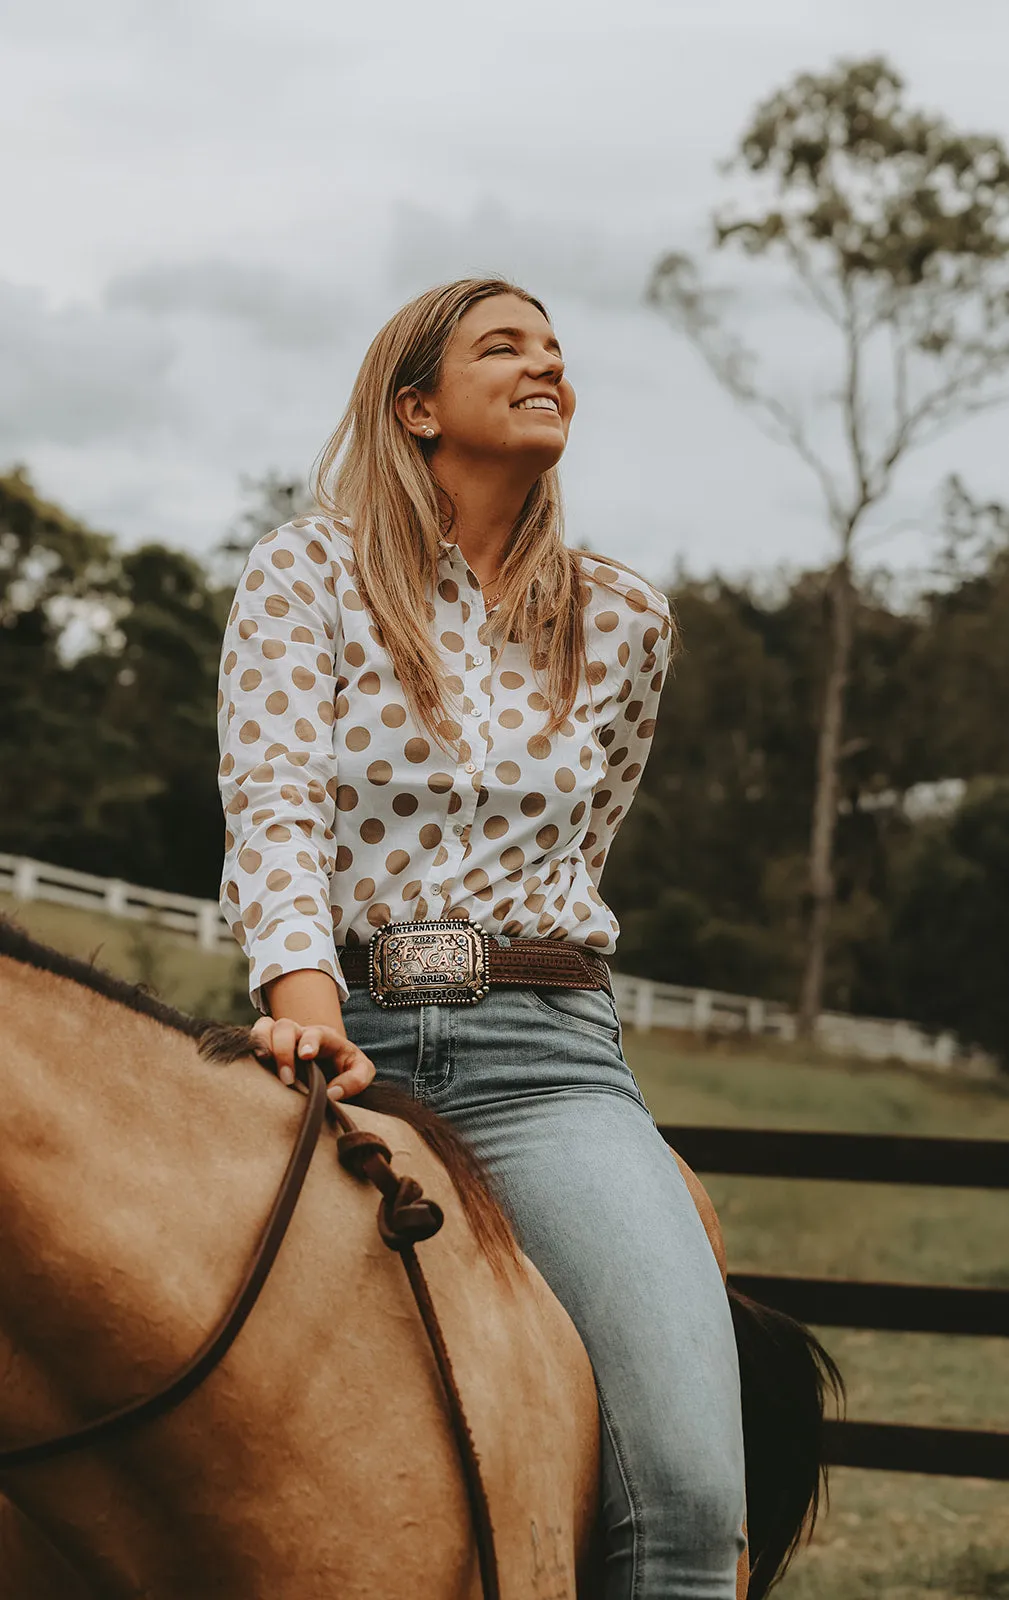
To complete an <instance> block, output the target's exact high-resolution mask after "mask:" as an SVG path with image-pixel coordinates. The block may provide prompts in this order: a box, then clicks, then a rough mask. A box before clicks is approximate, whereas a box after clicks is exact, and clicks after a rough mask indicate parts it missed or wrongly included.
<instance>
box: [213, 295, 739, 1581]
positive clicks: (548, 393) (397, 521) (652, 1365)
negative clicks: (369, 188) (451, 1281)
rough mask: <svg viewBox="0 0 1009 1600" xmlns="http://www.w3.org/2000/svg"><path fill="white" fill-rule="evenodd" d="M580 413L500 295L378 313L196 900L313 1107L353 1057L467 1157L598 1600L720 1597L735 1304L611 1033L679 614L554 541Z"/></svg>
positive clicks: (262, 651) (344, 1079) (255, 607)
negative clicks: (219, 929) (220, 848)
mask: <svg viewBox="0 0 1009 1600" xmlns="http://www.w3.org/2000/svg"><path fill="white" fill-rule="evenodd" d="M574 406H575V400H574V394H573V391H572V389H571V385H570V383H569V382H568V380H567V378H566V377H565V375H564V361H563V357H562V355H561V349H560V346H559V344H558V342H557V339H556V336H555V334H554V331H553V328H552V327H551V324H550V322H549V319H548V317H547V315H546V312H545V310H544V308H543V307H542V306H541V305H540V303H539V302H538V301H537V300H534V299H533V298H532V297H531V296H530V295H527V294H526V293H525V292H524V291H522V290H519V289H516V288H515V287H514V286H512V285H510V284H508V283H505V282H502V281H498V280H495V279H489V280H463V281H460V282H458V283H453V284H449V285H446V286H443V287H441V288H437V289H433V290H431V291H429V292H428V293H426V294H423V295H421V296H419V297H418V298H417V299H416V300H414V301H412V302H411V303H410V304H409V305H407V306H405V307H404V308H403V309H402V310H401V311H399V312H398V313H397V314H396V316H394V317H393V318H392V319H391V320H390V321H389V322H388V323H387V324H386V326H385V327H384V328H383V329H382V331H381V332H380V333H379V334H378V336H377V338H376V339H375V341H374V343H373V344H372V346H371V348H370V349H369V351H368V354H367V356H366V357H365V360H364V364H363V366H362V368H361V372H360V374H359V376H358V379H357V383H356V385H355V388H354V392H353V395H352V397H351V401H350V405H349V407H348V409H347V412H346V414H345V416H344V419H343V421H342V422H341V424H340V426H339V427H338V429H337V431H336V433H335V434H334V435H333V438H332V439H331V440H330V443H329V445H328V446H327V448H326V450H325V452H324V455H323V458H322V462H321V465H320V470H319V474H318V483H317V493H318V498H319V503H320V505H321V506H323V507H325V509H326V512H327V514H326V515H323V516H320V517H315V518H301V519H299V520H298V521H296V522H293V523H289V524H288V525H287V526H286V527H283V528H280V529H278V530H276V531H275V532H273V533H269V534H267V535H266V537H265V538H264V539H262V540H260V542H259V544H258V545H257V546H256V547H255V549H254V550H253V552H252V554H251V556H250V559H249V563H248V566H247V568H246V571H245V574H244V576H243V578H242V580H241V582H240V584H239V588H238V593H237V598H236V601H235V605H234V609H233V610H232V613H231V617H230V621H229V624H228V630H227V636H226V639H225V644H224V659H223V667H222V680H221V682H222V691H221V699H220V726H221V747H222V761H221V780H222V784H221V786H222V794H223V799H224V806H225V812H226V818H227V826H228V835H227V861H226V865H225V875H224V883H223V889H222V904H223V906H224V910H225V914H226V915H227V916H228V918H229V920H230V921H231V924H232V927H233V929H234V931H235V934H236V937H237V938H238V939H239V940H240V942H241V943H242V945H243V948H244V949H245V951H246V953H247V955H248V958H249V965H250V986H251V992H252V996H253V999H254V1001H255V1003H256V1004H257V1005H258V1007H259V1008H260V1009H261V1010H262V1011H263V1012H264V1013H265V1016H264V1017H263V1018H262V1019H261V1020H260V1022H258V1023H257V1025H256V1034H257V1039H258V1042H259V1044H260V1045H261V1047H262V1048H263V1049H264V1050H268V1051H270V1052H271V1053H272V1054H273V1056H274V1057H275V1058H276V1060H277V1062H278V1064H279V1068H280V1072H281V1076H282V1077H283V1078H284V1080H285V1081H286V1082H291V1081H292V1080H293V1064H294V1056H295V1051H297V1053H298V1055H299V1056H302V1057H308V1056H317V1057H319V1058H321V1059H323V1061H324V1062H325V1064H326V1066H327V1070H328V1071H329V1072H330V1073H331V1074H332V1083H331V1088H330V1093H331V1094H332V1095H334V1096H335V1097H339V1096H341V1095H344V1096H348V1095H354V1094H356V1093H359V1092H360V1091H361V1090H362V1089H363V1088H364V1087H365V1086H366V1085H367V1084H368V1083H369V1082H370V1081H371V1078H372V1076H373V1075H374V1074H375V1073H376V1072H377V1073H378V1074H379V1075H380V1077H381V1078H383V1079H385V1080H387V1081H391V1082H394V1083H397V1084H399V1085H401V1086H403V1087H405V1088H406V1089H408V1090H411V1091H412V1092H413V1093H414V1094H415V1095H418V1096H421V1097H423V1098H424V1099H425V1100H426V1101H428V1102H429V1103H430V1104H431V1105H432V1106H433V1107H434V1108H435V1109H436V1110H438V1111H439V1112H441V1113H442V1114H443V1115H444V1116H446V1117H448V1118H449V1119H450V1120H451V1121H453V1122H454V1123H455V1124H456V1125H457V1126H458V1127H459V1128H460V1129H461V1131H462V1132H463V1133H464V1134H465V1135H466V1137H467V1139H468V1140H469V1141H470V1143H471V1145H472V1146H473V1147H474V1149H475V1150H476V1151H477V1153H478V1154H479V1155H480V1156H481V1157H482V1158H483V1161H484V1163H485V1164H486V1166H487V1167H488V1168H489V1169H490V1172H491V1173H492V1175H493V1177H494V1179H495V1180H496V1184H497V1188H498V1190H499V1192H500V1193H501V1195H502V1196H503V1198H504V1200H505V1202H506V1204H507V1205H508V1207H509V1210H510V1212H511V1215H512V1217H513V1219H514V1221H515V1225H516V1228H517V1231H518V1234H519V1237H520V1240H521V1243H522V1245H523V1248H524V1249H525V1251H526V1253H527V1254H528V1255H529V1256H530V1257H531V1258H532V1260H533V1261H534V1262H535V1264H536V1265H537V1267H538V1268H539V1269H540V1271H541V1272H542V1273H543V1275H544V1277H545V1278H546V1279H547V1281H548V1283H549V1284H550V1285H551V1287H552V1289H553V1291H554V1293H555V1294H556V1295H557V1296H558V1298H559V1299H560V1300H561V1302H562V1303H563V1305H564V1306H565V1307H566V1309H567V1311H568V1312H569V1314H570V1316H571V1317H572V1319H573V1321H574V1323H575V1325H576V1326H577V1328H578V1330H579V1332H580V1334H581V1336H582V1339H583V1340H584V1343H585V1345H586V1348H587V1350H588V1353H589V1356H590V1358H591V1360H592V1363H593V1368H594V1370H595V1373H596V1379H597V1384H598V1390H599V1405H600V1416H601V1425H602V1441H603V1481H602V1523H603V1527H604V1536H605V1583H604V1592H605V1594H606V1596H607V1597H608V1600H616V1597H620V1600H631V1597H632V1596H633V1597H634V1600H659V1597H666V1596H677V1597H684V1600H687V1597H689V1600H723V1597H724V1600H730V1597H731V1596H734V1595H735V1592H736V1591H735V1584H736V1566H737V1559H738V1557H739V1554H740V1551H741V1548H742V1534H741V1528H742V1522H743V1459H742V1438H741V1428H740V1416H739V1390H738V1376H737V1367H736V1352H735V1345H734V1340H733V1332H732V1325H731V1320H730V1316H729V1310H728V1306H727V1303H726V1296H725V1292H724V1289H723V1286H722V1282H721V1278H720V1275H719V1271H718V1267H717V1264H716V1262H715V1259H714V1257H713V1255H712V1252H711V1250H710V1248H709V1246H708V1243H707V1240H706V1237H705V1233H704V1229H703V1227H702V1226H701V1222H700V1219H699V1217H698V1214H697V1211H696V1210H695V1208H694V1205H693V1203H692V1202H691V1199H690V1195H689V1193H688V1191H687V1188H686V1186H685V1183H684V1180H683V1178H682V1177H681V1175H680V1172H679V1169H678V1167H677V1164H676V1162H675V1161H674V1160H673V1159H672V1158H671V1156H670V1154H669V1151H668V1149H667V1147H666V1145H665V1143H664V1142H663V1140H662V1138H661V1137H660V1135H659V1134H658V1132H657V1131H656V1128H655V1125H654V1123H653V1122H652V1120H651V1118H650V1116H649V1115H648V1112H647V1110H646V1108H645V1105H644V1102H643V1100H642V1097H641V1094H640V1091H639V1090H638V1087H637V1084H636V1083H635V1080H634V1078H633V1075H632V1074H631V1071H630V1069H629V1067H628V1066H627V1064H626V1062H625V1061H624V1058H623V1055H622V1053H621V1040H620V1024H619V1021H618V1018H617V1013H616V1010H615V1008H614V1004H613V999H612V996H611V994H610V990H609V986H608V977H607V967H606V962H605V959H604V958H605V956H606V955H608V954H609V953H610V952H611V951H612V950H613V948H614V945H615V941H616V936H617V932H618V929H617V924H616V921H615V919H614V917H613V915H612V913H611V912H610V911H609V909H608V908H607V906H606V904H605V902H604V901H603V900H602V898H601V897H600V895H599V892H598V883H599V879H600V875H601V873H602V870H603V866H604V863H605V860H606V855H607V851H608V850H609V847H610V844H611V843H612V841H613V837H614V834H615V832H616V829H617V827H618V825H619V823H620V821H621V819H622V818H623V816H625V815H626V812H627V808H628V805H629V804H630V801H631V798H632V796H633V794H634V791H635V788H636V786H637V781H638V778H639V777H640V774H641V769H642V767H643V765H644V762H645V759H646V756H647V753H648V747H649V743H650V740H651V734H652V730H653V727H654V717H655V711H656V706H657V703H658V698H659V692H660V690H661V687H662V681H663V676H664V673H665V669H666V665H667V662H668V658H669V653H670V644H671V641H672V628H671V623H670V618H669V609H668V605H667V603H666V600H665V599H664V597H663V596H662V595H661V594H659V593H658V592H657V591H656V590H654V589H652V588H650V587H649V585H648V584H646V583H644V582H643V581H642V580H641V579H639V578H637V577H636V576H635V575H634V574H633V573H630V572H628V571H627V569H626V568H622V567H619V566H616V565H613V564H608V563H606V562H605V560H604V559H603V558H600V557H596V556H586V555H583V554H580V553H578V552H573V551H569V550H568V549H567V548H566V547H565V546H564V544H563V542H562V531H561V515H560V492H559V486H558V480H557V475H556V470H555V469H556V464H557V462H558V461H559V459H560V457H561V455H562V453H563V450H564V446H565V443H566V441H567V436H568V429H569V426H570V423H571V418H572V415H573V412H574ZM334 679H335V682H334ZM466 919H471V920H472V923H474V924H479V925H480V928H479V929H471V928H470V924H469V922H468V921H467V920H466ZM418 925H423V926H418ZM480 929H482V930H484V932H481V931H480ZM485 936H486V937H485ZM369 956H370V957H371V961H370V963H369V960H368V959H367V958H368V957H369ZM458 1000H466V1001H467V1002H469V1003H467V1004H455V1003H449V1002H453V1001H458Z"/></svg>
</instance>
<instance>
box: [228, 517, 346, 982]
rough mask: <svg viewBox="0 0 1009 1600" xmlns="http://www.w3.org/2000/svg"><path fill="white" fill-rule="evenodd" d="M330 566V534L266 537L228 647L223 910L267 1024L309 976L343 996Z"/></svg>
mask: <svg viewBox="0 0 1009 1600" xmlns="http://www.w3.org/2000/svg"><path fill="white" fill-rule="evenodd" d="M333 554H334V552H333V548H332V535H331V533H330V532H329V530H328V529H327V528H326V526H325V524H324V523H321V522H320V523H315V522H311V521H309V522H307V523H306V522H302V523H300V524H295V523H289V524H287V526H285V527H284V528H281V529H277V530H275V531H274V532H272V533H268V534H267V535H266V536H265V538H263V539H261V540H260V541H259V543H258V544H257V545H255V546H254V548H253V550H252V552H251V554H250V556H249V560H248V563H247V565H246V568H245V571H244V572H243V574H242V577H241V579H240V581H239V585H238V589H237V592H236V596H235V603H234V605H233V607H232V610H231V615H230V617H229V619H228V625H227V628H226V630H225V636H224V644H223V650H222V657H221V676H220V692H219V695H218V726H219V736H220V746H221V765H220V789H221V799H222V803H223V805H224V813H225V825H226V830H227V831H226V837H225V846H226V853H225V865H224V875H223V879H222V884H221V907H222V910H223V912H224V916H225V917H226V919H227V921H228V923H229V925H230V927H231V929H232V932H233V933H234V935H235V938H236V939H237V940H238V942H239V944H240V945H241V946H242V949H243V950H244V951H245V953H246V955H247V957H248V960H249V991H250V994H251V996H252V1000H253V1003H254V1004H255V1005H256V1006H257V1007H258V1008H259V1009H260V1010H261V1011H267V1010H268V1007H267V1004H266V1000H265V996H264V994H263V985H264V984H266V983H269V982H270V981H271V980H272V979H273V978H278V977H280V976H281V975H282V974H283V973H286V972H295V971H299V970H302V969H305V968H309V969H315V970H318V971H321V972H325V973H328V975H329V976H330V977H331V978H334V979H335V980H336V983H337V985H338V988H339V991H340V996H341V999H346V996H347V986H346V983H345V982H344V979H343V974H342V972H341V971H340V965H339V961H338V959H337V955H336V949H335V942H334V937H333V923H332V917H331V913H330V879H331V876H332V873H333V868H334V848H333V816H334V807H335V797H336V791H337V775H336V760H335V756H334V746H333V727H334V720H335V707H334V702H335V694H334V687H335V685H334V673H335V662H336V661H337V660H338V659H339V656H340V651H341V649H342V643H341V637H340V634H341V629H340V616H339V605H338V602H337V599H336V585H335V582H334V577H333V570H334V569H333Z"/></svg>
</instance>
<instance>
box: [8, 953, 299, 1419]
mask: <svg viewBox="0 0 1009 1600" xmlns="http://www.w3.org/2000/svg"><path fill="white" fill-rule="evenodd" d="M0 987H2V991H3V995H4V1005H3V1010H2V1013H0V1097H2V1105H3V1122H4V1133H3V1145H2V1151H0V1371H3V1370H4V1366H5V1359H6V1361H8V1362H9V1363H10V1364H11V1367H10V1370H12V1371H13V1372H14V1374H15V1381H14V1382H13V1383H6V1384H5V1385H4V1386H3V1389H2V1391H0V1443H2V1442H7V1441H9V1442H10V1443H12V1444H13V1443H16V1442H20V1441H21V1439H22V1438H23V1437H24V1436H25V1435H33V1434H35V1433H36V1432H38V1431H45V1430H46V1429H50V1428H51V1429H52V1430H53V1431H59V1430H60V1429H61V1428H63V1427H65V1426H66V1425H67V1423H68V1421H69V1420H71V1415H72V1414H73V1413H75V1412H82V1413H88V1412H91V1411H93V1410H94V1409H95V1408H96V1407H101V1406H103V1405H110V1404H114V1403H118V1402H121V1401H122V1400H124V1399H126V1398H129V1395H127V1394H124V1393H123V1382H124V1373H129V1374H130V1375H131V1378H132V1379H133V1380H134V1381H139V1382H140V1383H141V1384H143V1385H147V1386H149V1385H150V1382H151V1381H152V1380H155V1379H157V1378H160V1377H162V1376H167V1375H168V1374H170V1373H171V1372H172V1371H173V1370H174V1368H175V1366H176V1365H177V1364H178V1361H179V1356H180V1354H181V1353H182V1352H183V1351H188V1350H189V1349H190V1348H192V1347H193V1346H195V1345H196V1344H198V1342H199V1339H200V1337H201V1336H202V1334H203V1333H204V1332H205V1331H206V1328H207V1326H208V1324H209V1323H212V1322H213V1321H214V1319H215V1318H216V1316H217V1315H218V1314H219V1312H220V1310H221V1301H222V1292H225V1291H222V1285H225V1286H227V1285H230V1283H231V1282H232V1280H233V1278H234V1276H235V1271H236V1268H237V1266H238V1265H240V1263H241V1262H242V1260H243V1259H244V1258H245V1257H246V1256H247V1255H248V1254H249V1253H250V1252H251V1249H252V1246H253V1243H254V1239H255V1235H256V1231H257V1228H258V1226H259V1224H260V1223H261V1220H262V1214H261V1213H262V1197H263V1196H268V1195H269V1194H270V1193H271V1192H272V1190H273V1189H274V1188H275V1187H276V1183H277V1180H278V1176H279V1172H280V1171H281V1170H282V1168H283V1161H284V1155H285V1150H286V1146H287V1144H288V1143H289V1141H290V1138H291V1134H292V1131H293V1127H294V1125H295V1123H296V1122H297V1118H298V1106H297V1104H296V1103H292V1104H291V1106H290V1108H289V1111H288V1108H287V1107H286V1106H285V1105H284V1104H283V1102H281V1104H279V1105H278V1097H277V1087H276V1085H275V1084H272V1083H271V1082H270V1081H269V1079H268V1078H267V1075H266V1074H265V1073H262V1072H260V1071H259V1070H258V1069H257V1068H255V1067H254V1066H251V1065H249V1064H244V1063H238V1064H236V1065H235V1066H232V1067H221V1066H215V1065H212V1064H210V1063H207V1062H203V1061H201V1060H200V1058H199V1057H198V1055H197V1051H196V1047H195V1045H194V1044H193V1043H192V1041H191V1040H189V1039H186V1038H185V1037H184V1036H182V1035H177V1034H174V1033H173V1032H171V1031H169V1030H167V1029H165V1028H163V1027H161V1026H160V1025H159V1024H157V1023H155V1022H153V1021H152V1020H151V1019H150V1018H147V1017H142V1016H139V1015H137V1014H136V1013H134V1012H132V1011H130V1010H128V1009H127V1008H125V1007H123V1006H121V1005H116V1004H113V1003H112V1002H110V1001H108V1000H105V999H104V998H102V997H100V996H98V995H96V994H94V993H92V992H91V991H90V990H85V989H82V988H81V987H80V986H79V985H76V984H73V983H71V982H69V981H68V980H66V979H61V978H54V977H52V976H51V975H49V974H45V973H41V972H37V971H35V970H34V969H33V968H29V967H26V966H22V965H20V964H18V963H15V962H12V961H10V960H8V959H5V958H0ZM291 1101H292V1102H294V1096H291ZM285 1111H288V1114H287V1115H285ZM257 1201H258V1203H257ZM246 1202H247V1203H246ZM250 1208H251V1213H250ZM68 1413H70V1415H68Z"/></svg>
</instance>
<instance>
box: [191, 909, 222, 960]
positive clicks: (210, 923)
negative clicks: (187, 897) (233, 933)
mask: <svg viewBox="0 0 1009 1600" xmlns="http://www.w3.org/2000/svg"><path fill="white" fill-rule="evenodd" d="M218 916H219V912H218V910H217V905H216V902H215V901H213V900H201V901H200V907H199V910H198V911H197V913H196V942H197V944H198V945H199V947H200V949H201V950H216V949H217V923H218Z"/></svg>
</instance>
